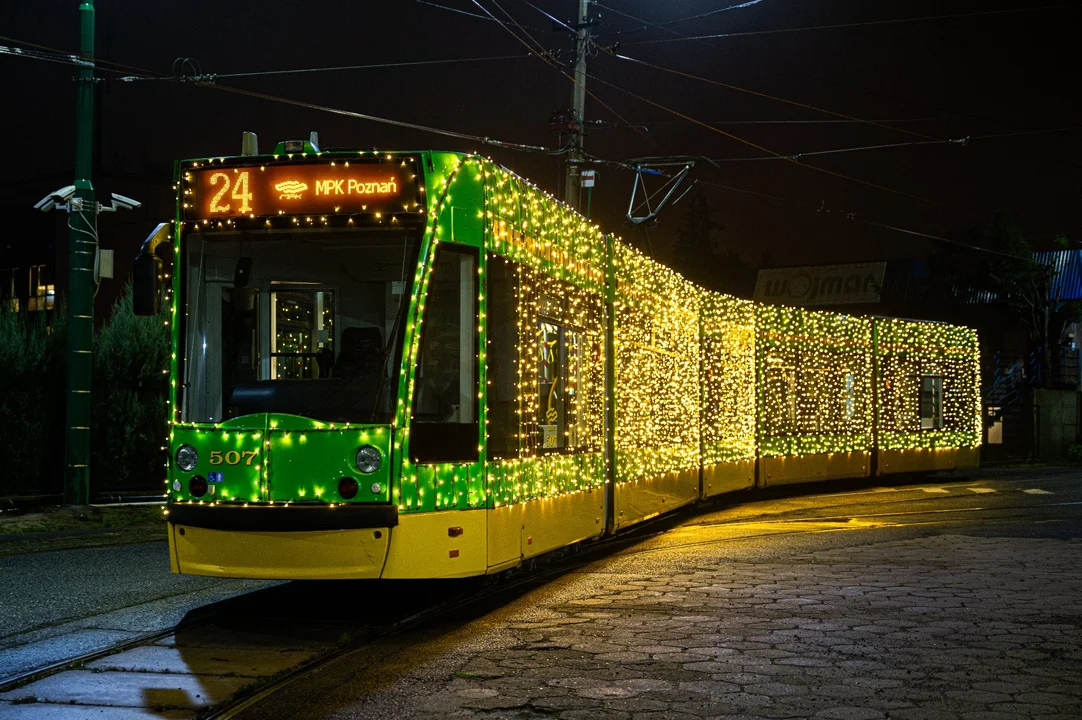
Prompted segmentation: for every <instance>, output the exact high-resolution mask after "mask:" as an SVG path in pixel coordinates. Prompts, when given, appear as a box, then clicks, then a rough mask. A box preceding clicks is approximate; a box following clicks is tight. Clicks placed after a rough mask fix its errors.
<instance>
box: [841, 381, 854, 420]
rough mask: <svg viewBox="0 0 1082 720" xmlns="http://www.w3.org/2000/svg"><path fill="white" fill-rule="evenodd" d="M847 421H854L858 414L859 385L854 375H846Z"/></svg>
mask: <svg viewBox="0 0 1082 720" xmlns="http://www.w3.org/2000/svg"><path fill="white" fill-rule="evenodd" d="M844 397H845V419H846V420H852V419H853V418H854V417H855V416H856V414H857V383H856V378H855V377H854V376H853V373H846V374H845V395H844Z"/></svg>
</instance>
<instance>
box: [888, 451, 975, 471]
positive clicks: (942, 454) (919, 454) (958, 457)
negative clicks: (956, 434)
mask: <svg viewBox="0 0 1082 720" xmlns="http://www.w3.org/2000/svg"><path fill="white" fill-rule="evenodd" d="M878 452H879V463H878V468H877V470H876V473H877V474H878V475H886V474H889V473H910V472H933V471H935V470H962V469H965V468H975V467H977V466H979V465H980V458H981V450H980V448H979V447H963V448H936V449H934V450H931V449H927V448H912V449H907V450H879V451H878Z"/></svg>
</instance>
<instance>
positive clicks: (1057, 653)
mask: <svg viewBox="0 0 1082 720" xmlns="http://www.w3.org/2000/svg"><path fill="white" fill-rule="evenodd" d="M818 490H819V493H810V491H809V490H800V489H797V490H793V489H789V490H786V491H779V492H777V493H774V494H767V495H765V496H763V495H760V496H750V495H749V496H738V497H733V498H727V499H726V502H727V503H728V504H727V505H726V506H719V507H715V508H714V509H705V510H702V509H700V510H698V511H695V512H692V513H683V514H681V515H680V516H679V517H676V518H670V519H668V520H665V521H664V522H663V523H662V524H661V526H659V527H655V528H647V532H646V533H645V534H644V536H643V537H640V538H637V539H634V540H627V541H623V542H621V543H620V547H619V548H615V549H610V550H608V551H606V552H607V554H603V555H597V553H596V551H592V552H593V554H590V555H585V556H577V558H576V566H575V567H574V568H573V569H570V570H567V571H565V572H563V573H562V574H556V575H555V576H554V579H548V578H547V577H545V578H537V577H536V576H532V577H535V578H536V579H535V580H534V581H532V582H531V583H528V584H526V585H523V586H509V587H507V588H506V589H505V590H499V591H498V592H496V593H495V594H486V595H485V596H483V597H482V598H481V599H478V600H477V601H476V602H473V603H472V604H469V605H467V606H465V607H464V608H459V609H457V610H455V611H454V612H452V613H447V614H444V615H441V616H440V618H439V620H438V621H432V622H429V623H428V624H426V625H422V626H420V627H419V628H416V629H413V630H410V631H407V632H399V633H394V634H391V635H387V636H385V637H382V638H381V639H376V640H373V641H371V642H368V643H366V644H363V645H362V646H361V647H359V648H358V649H356V650H352V651H349V652H346V653H345V654H344V655H340V656H335V657H334V658H333V659H331V660H330V661H329V662H326V663H324V664H321V665H318V666H316V669H315V670H314V671H312V672H310V673H307V674H305V675H302V676H300V677H299V678H298V679H296V680H294V681H293V682H291V683H289V684H286V685H284V686H282V687H280V688H278V689H276V690H275V691H274V692H272V693H271V694H269V695H268V696H266V697H265V698H264V699H262V700H259V701H257V702H254V704H252V705H251V707H248V708H247V709H246V710H244V711H243V712H242V713H241V714H240V715H239V717H242V718H248V720H256V719H258V718H377V719H379V718H395V719H396V720H399V719H401V718H406V717H422V718H423V717H433V718H435V717H439V718H444V717H450V718H474V717H476V718H563V719H566V720H576V719H578V718H589V720H605V719H606V718H614V719H615V718H705V717H717V718H723V717H724V718H790V717H793V718H799V717H821V718H838V719H842V720H844V719H854V720H859V719H862V718H868V719H869V720H871V719H874V718H897V719H900V720H924V719H927V720H938V719H940V718H959V719H964V720H999V719H1001V718H1016V717H1030V716H1033V717H1044V718H1068V717H1070V718H1077V717H1082V683H1080V682H1079V678H1082V540H1080V539H1079V538H1082V474H1080V473H1078V472H1072V471H1040V470H1030V471H1010V472H998V473H995V472H991V473H990V472H978V473H974V474H973V475H972V476H970V477H968V478H965V477H961V476H959V477H956V478H943V479H940V480H939V481H938V482H937V481H925V482H922V483H920V484H909V485H906V484H902V485H898V486H893V487H891V486H888V487H880V488H865V489H856V488H855V486H852V485H851V486H849V489H846V490H841V491H839V490H838V486H832V487H828V488H827V490H828V492H825V493H824V492H823V488H822V487H821V488H819V489H818ZM830 490H833V491H830ZM662 530H664V532H662ZM595 555H596V558H599V559H596V558H595ZM166 570H167V566H166ZM72 577H74V578H77V577H78V576H77V575H76V576H72ZM165 577H170V576H165ZM177 579H184V578H177ZM187 580H193V581H198V582H202V581H204V580H205V579H201V578H188V579H187ZM145 582H148V583H149V584H148V585H146V587H147V588H148V589H149V588H151V587H155V588H159V590H160V588H161V587H164V586H162V585H160V584H159V582H164V581H160V580H147V581H145ZM198 582H197V584H196V585H193V586H189V587H188V588H186V589H187V590H189V591H190V592H189V593H188V595H187V597H188V598H189V600H193V599H195V598H197V597H198V594H199V593H211V592H216V591H222V592H226V591H232V592H235V591H236V590H237V587H238V586H234V585H232V584H230V583H224V584H223V583H221V581H209V582H210V583H212V584H211V585H200V584H198ZM72 584H73V585H75V586H77V584H78V583H77V581H75V582H73V583H72ZM131 584H132V586H133V587H139V586H140V581H135V580H133V581H132V583H131ZM215 586H217V588H216V587H215ZM497 587H500V588H502V587H504V586H497ZM462 589H463V584H462V583H459V584H450V583H444V584H441V583H415V584H410V583H398V584H394V585H391V584H386V583H373V582H357V583H288V584H284V585H277V586H275V587H270V588H266V589H262V590H260V591H258V592H251V593H248V594H246V595H243V596H241V597H238V598H237V599H236V600H231V601H229V604H230V605H231V607H230V610H229V612H227V613H224V614H223V617H220V618H218V619H217V620H215V621H214V622H213V623H203V624H201V623H200V622H189V623H185V624H184V625H182V626H181V627H179V628H177V630H176V632H175V633H174V634H172V635H169V636H167V637H165V638H162V639H160V640H158V641H157V642H155V643H154V644H152V645H144V646H142V647H136V648H132V649H129V650H126V651H124V652H121V653H118V654H114V655H110V656H108V657H105V658H102V659H99V660H96V661H94V662H91V663H88V664H87V665H86V666H85V667H83V668H78V669H72V670H68V671H65V672H63V673H60V674H57V675H54V676H51V677H48V678H45V679H43V680H40V681H38V682H34V683H31V684H29V685H26V686H24V687H21V688H18V689H16V690H13V691H10V692H7V693H2V694H0V718H4V719H5V720H6V718H19V719H22V718H27V719H34V720H40V719H42V718H51V719H54V720H68V719H69V718H97V717H100V718H120V719H121V720H124V719H126V718H137V717H138V718H148V717H149V718H154V717H158V718H191V717H199V716H201V715H200V714H201V713H205V712H206V708H207V707H209V706H213V705H215V704H216V703H219V702H223V701H227V700H228V699H229V698H231V697H234V695H235V693H236V692H237V691H242V692H243V691H244V689H245V688H249V691H250V689H251V688H252V687H254V686H259V684H260V683H268V682H270V683H271V684H272V685H273V678H274V677H276V676H280V675H281V674H282V673H284V672H287V671H288V669H289V668H295V667H296V666H297V665H298V664H302V663H304V662H306V661H309V660H311V659H313V658H317V657H319V656H321V655H322V654H323V653H326V652H327V651H328V650H331V649H333V648H335V647H339V646H341V645H342V644H343V642H346V643H348V642H351V641H353V642H355V641H356V639H357V638H358V637H363V636H362V635H357V634H354V635H353V636H352V639H351V638H350V637H348V636H349V634H350V633H357V632H359V631H363V628H365V627H368V626H372V627H376V626H378V625H379V624H380V623H381V622H386V621H388V619H391V618H392V617H393V616H395V615H396V614H397V615H400V616H405V615H407V614H408V613H410V612H414V611H415V610H416V609H420V608H422V607H424V606H425V604H426V603H427V604H432V603H434V602H436V601H438V600H439V598H440V597H441V596H451V595H453V594H454V593H456V592H461V591H462ZM5 591H6V588H5ZM73 591H74V590H73ZM23 592H26V591H23ZM91 595H92V596H95V593H91ZM151 595H152V593H151ZM96 596H98V597H99V600H98V606H97V607H98V608H99V609H105V608H108V607H109V603H108V601H107V598H108V593H106V592H104V591H98V592H97V595H96ZM158 602H169V598H168V597H166V598H157V599H151V602H150V604H136V605H135V606H132V607H130V608H115V609H110V610H108V611H107V613H99V614H98V615H95V616H93V617H105V616H106V615H108V614H111V613H125V612H132V613H134V615H133V616H132V617H131V618H129V621H131V622H132V623H133V625H131V627H133V626H134V624H136V620H135V618H137V617H142V618H143V619H144V620H145V621H147V623H148V624H144V625H141V626H140V627H147V626H149V623H150V622H152V621H153V618H154V617H155V616H160V617H161V618H166V617H167V616H168V613H169V612H170V611H169V610H168V609H164V608H155V606H154V603H158ZM411 606H412V608H411ZM12 616H14V615H12ZM54 616H55V617H63V618H65V619H66V622H65V623H63V625H70V624H72V623H80V622H85V621H87V620H90V619H91V618H89V617H88V618H84V619H78V620H71V619H70V618H66V616H64V615H62V613H61V611H60V609H59V608H58V609H57V610H56V611H55V615H54ZM109 624H111V623H99V629H104V628H105V627H106V626H107V625H109ZM84 629H85V630H89V629H90V628H84ZM52 631H53V629H52V628H49V627H47V628H39V629H37V630H33V631H32V632H31V633H27V632H26V631H25V630H24V631H23V632H21V633H19V634H18V635H16V636H15V637H20V636H22V637H25V636H27V635H29V634H32V633H33V632H52ZM56 637H67V636H56ZM71 637H78V635H71ZM3 641H10V640H9V639H8V638H5V639H4V640H3ZM2 647H3V646H0V648H2ZM72 647H73V646H72ZM9 652H10V651H9V650H2V649H0V657H3V656H4V655H5V653H9Z"/></svg>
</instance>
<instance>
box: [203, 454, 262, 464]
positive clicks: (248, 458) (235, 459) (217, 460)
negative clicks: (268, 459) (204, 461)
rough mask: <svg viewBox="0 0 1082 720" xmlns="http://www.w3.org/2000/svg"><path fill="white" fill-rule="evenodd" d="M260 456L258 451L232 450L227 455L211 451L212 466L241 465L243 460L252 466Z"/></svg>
mask: <svg viewBox="0 0 1082 720" xmlns="http://www.w3.org/2000/svg"><path fill="white" fill-rule="evenodd" d="M258 454H259V451H258V450H245V451H244V452H238V451H236V450H230V451H229V452H226V453H223V452H222V451H221V450H211V451H210V464H211V465H221V464H223V463H225V464H226V465H240V462H241V460H242V459H243V460H244V464H245V465H251V464H252V461H253V460H255V458H256V455H258Z"/></svg>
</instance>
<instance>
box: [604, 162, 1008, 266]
mask: <svg viewBox="0 0 1082 720" xmlns="http://www.w3.org/2000/svg"><path fill="white" fill-rule="evenodd" d="M590 159H591V161H592V162H595V163H598V164H601V165H610V166H613V167H616V168H618V169H622V170H629V171H632V172H635V171H636V168H635V167H634V166H632V165H630V164H628V163H627V162H625V161H620V160H605V159H603V158H599V157H596V156H591V158H590ZM660 174H662V175H665V173H660ZM695 182H696V184H699V185H705V186H707V187H715V188H719V189H721V190H726V191H729V192H735V193H739V194H741V195H748V196H751V197H755V198H759V199H762V200H767V201H769V202H773V203H778V204H780V205H792V206H795V207H798V208H801V209H803V210H807V211H810V212H814V213H817V214H819V213H822V212H823V208H822V206H821V205H815V204H814V203H808V202H803V201H800V200H793V199H792V198H786V197H782V196H780V195H772V194H770V193H764V192H759V191H756V190H749V189H747V188H741V187H736V186H733V185H726V184H724V183H719V182H715V181H713V180H702V179H698V180H696V181H695ZM827 212H830V211H829V210H828V211H827ZM841 217H843V218H844V219H845V220H847V221H849V222H857V223H861V224H863V225H869V226H871V227H877V228H881V229H883V230H890V231H892V232H897V233H902V234H905V235H912V236H914V237H921V238H925V239H928V240H935V241H938V242H942V243H946V244H948V245H955V246H959V247H964V248H967V249H970V250H976V251H980V252H987V253H991V254H994V255H1002V256H1005V257H1011V258H1015V259H1027V258H1026V256H1023V255H1016V254H1014V253H1008V252H1004V251H1002V250H996V249H995V248H987V247H982V246H980V245H973V244H971V243H966V242H963V241H960V240H955V239H953V238H948V237H943V236H942V235H933V234H931V233H926V232H922V231H919V230H911V229H909V228H903V227H899V226H897V225H890V224H887V223H880V222H876V221H874V220H865V219H864V218H862V217H858V216H857V215H856V213H848V212H847V213H842V214H841Z"/></svg>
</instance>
